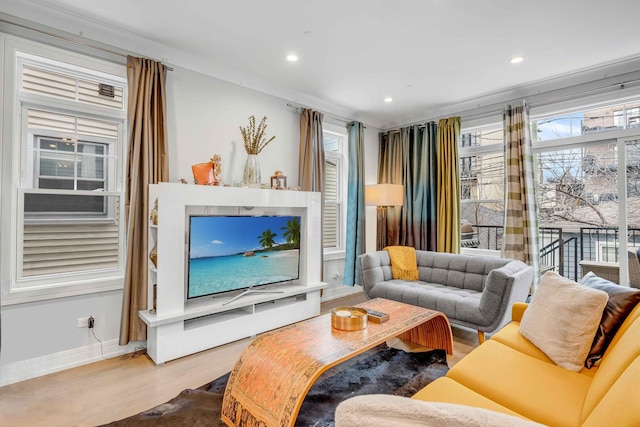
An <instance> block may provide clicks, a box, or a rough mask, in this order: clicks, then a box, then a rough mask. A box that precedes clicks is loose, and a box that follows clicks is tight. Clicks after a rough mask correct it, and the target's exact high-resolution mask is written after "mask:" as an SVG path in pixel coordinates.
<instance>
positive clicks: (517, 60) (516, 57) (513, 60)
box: [509, 56, 524, 64]
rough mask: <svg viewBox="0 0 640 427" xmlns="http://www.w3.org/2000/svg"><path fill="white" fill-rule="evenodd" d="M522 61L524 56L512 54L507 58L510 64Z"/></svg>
mask: <svg viewBox="0 0 640 427" xmlns="http://www.w3.org/2000/svg"><path fill="white" fill-rule="evenodd" d="M522 61H524V56H514V57H513V58H511V59H510V60H509V62H511V63H512V64H518V63H520V62H522Z"/></svg>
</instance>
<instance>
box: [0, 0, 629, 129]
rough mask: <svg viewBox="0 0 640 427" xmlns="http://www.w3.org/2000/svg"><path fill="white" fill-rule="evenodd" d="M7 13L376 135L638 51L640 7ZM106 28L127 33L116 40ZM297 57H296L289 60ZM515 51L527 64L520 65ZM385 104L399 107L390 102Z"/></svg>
mask: <svg viewBox="0 0 640 427" xmlns="http://www.w3.org/2000/svg"><path fill="white" fill-rule="evenodd" d="M0 6H2V9H0V10H2V11H4V12H6V13H9V14H15V15H16V16H19V17H22V18H25V19H31V20H34V21H36V22H40V23H43V24H46V25H51V26H54V27H59V28H60V29H63V30H65V31H69V32H72V33H74V34H80V33H81V32H82V35H83V36H84V37H88V38H94V39H95V40H98V41H101V42H105V43H112V44H114V45H115V46H118V47H120V48H124V49H130V50H132V51H136V49H140V46H148V47H147V48H144V49H145V50H144V51H139V50H138V51H137V52H138V53H141V54H145V55H149V56H152V55H157V56H155V57H156V58H157V59H162V60H164V61H166V62H167V63H169V64H175V65H180V66H186V67H191V68H193V69H196V70H197V71H201V72H206V73H207V74H211V75H213V76H216V77H219V78H222V79H225V80H229V81H232V82H234V83H238V84H242V85H245V86H248V87H252V88H254V89H258V90H262V91H264V92H267V93H271V94H273V95H277V96H281V97H283V98H285V99H288V100H293V101H297V102H299V103H301V104H304V105H308V106H310V107H313V108H318V109H321V110H324V111H328V112H333V113H336V114H342V115H346V116H347V117H350V118H356V119H360V120H363V121H365V122H369V123H371V124H375V125H378V126H379V127H387V126H390V125H397V124H402V123H407V122H408V121H410V120H413V119H415V118H428V117H430V115H431V114H432V113H433V112H437V111H438V110H441V109H442V108H444V107H446V106H449V105H451V104H456V103H460V102H463V101H467V100H471V99H475V98H479V97H482V96H486V95H489V94H492V93H495V92H500V91H504V90H512V89H514V88H516V87H518V86H520V85H523V84H526V83H530V82H537V81H542V80H547V79H550V78H553V77H557V76H563V75H566V74H569V73H573V72H576V71H580V70H585V69H590V68H592V67H594V66H599V65H602V64H609V63H612V62H616V61H619V60H623V59H629V58H633V57H637V56H640V25H639V24H638V17H639V16H640V1H635V0H578V1H576V0H561V1H558V0H536V1H529V2H521V1H509V2H507V1H503V0H495V1H480V0H399V1H391V0H342V1H339V0H320V1H314V2H312V1H308V0H277V1H275V0H274V1H264V0H263V1H260V0H229V1H215V0H182V1H175V0H108V1H105V0H101V1H97V0H0ZM43 16H46V17H47V19H45V21H44V22H43V20H42V17H43ZM65 18H68V19H66V20H65ZM69 22H74V24H69ZM108 31H111V33H112V34H116V35H114V36H111V38H109V37H106V36H105V34H107V32H108ZM122 40H125V42H123V41H122ZM290 52H295V53H296V54H297V55H298V57H299V61H298V62H297V63H288V62H287V61H286V58H285V57H286V55H287V54H288V53H290ZM514 55H523V56H524V57H525V60H524V62H522V63H521V64H517V65H512V64H510V63H509V59H510V58H511V57H512V56H514ZM190 64H191V65H190ZM387 96H391V97H392V98H393V102H391V103H385V102H383V99H384V98H385V97H387Z"/></svg>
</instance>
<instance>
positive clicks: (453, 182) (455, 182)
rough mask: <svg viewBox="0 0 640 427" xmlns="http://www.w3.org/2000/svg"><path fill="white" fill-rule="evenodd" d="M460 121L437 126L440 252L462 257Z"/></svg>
mask: <svg viewBox="0 0 640 427" xmlns="http://www.w3.org/2000/svg"><path fill="white" fill-rule="evenodd" d="M459 139H460V117H449V118H448V119H441V120H440V121H439V122H438V149H437V150H438V151H437V152H438V191H437V194H438V203H437V205H438V221H437V228H438V232H437V236H438V241H437V248H438V252H450V253H454V254H455V253H460V163H459V160H458V140H459Z"/></svg>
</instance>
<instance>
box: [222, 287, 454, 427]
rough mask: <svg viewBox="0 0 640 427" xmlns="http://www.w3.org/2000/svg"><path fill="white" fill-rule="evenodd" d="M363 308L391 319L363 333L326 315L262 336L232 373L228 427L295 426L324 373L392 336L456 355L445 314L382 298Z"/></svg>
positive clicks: (226, 403) (225, 403) (224, 412)
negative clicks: (345, 328) (333, 322)
mask: <svg viewBox="0 0 640 427" xmlns="http://www.w3.org/2000/svg"><path fill="white" fill-rule="evenodd" d="M359 306H360V307H367V308H371V309H374V310H377V311H381V312H384V313H388V314H389V316H390V318H389V320H388V321H386V322H385V323H381V324H376V323H373V322H368V326H367V327H366V328H365V329H362V330H360V331H341V330H337V329H333V328H332V327H331V314H325V315H323V316H318V317H315V318H313V319H309V320H305V321H303V322H299V323H295V324H293V325H289V326H285V327H283V328H280V329H276V330H273V331H271V332H267V333H265V334H262V335H260V336H258V337H257V338H256V339H255V340H254V341H253V342H252V343H251V344H250V345H249V347H247V348H246V349H245V350H244V352H243V353H242V354H241V355H240V358H239V359H238V362H236V365H235V366H234V368H233V371H232V372H231V375H230V377H229V381H228V383H227V388H226V389H225V392H224V399H223V401H222V420H223V421H224V422H225V423H226V424H227V425H229V426H243V427H244V426H274V427H280V426H293V425H294V423H295V421H296V417H297V416H298V411H299V410H300V406H301V405H302V402H303V400H304V398H305V396H306V395H307V392H308V391H309V389H310V388H311V385H312V384H313V383H314V382H315V381H316V379H317V378H318V377H319V376H320V375H321V374H322V373H323V372H324V371H326V370H327V369H329V368H331V367H332V366H335V365H337V364H339V363H341V362H343V361H345V360H347V359H350V358H352V357H354V356H356V355H358V354H360V353H362V352H364V351H366V350H368V349H370V348H373V347H375V346H377V345H378V344H381V343H383V342H385V341H387V340H388V339H390V338H393V337H398V338H401V339H404V340H407V341H411V342H413V343H416V344H419V345H422V346H424V347H429V348H433V349H444V350H446V351H447V353H448V354H452V352H453V337H452V334H451V326H450V325H449V320H448V319H447V316H445V315H444V314H443V313H440V312H439V311H434V310H428V309H425V308H422V307H416V306H413V305H409V304H404V303H401V302H396V301H390V300H385V299H381V298H377V299H373V300H370V301H367V302H365V303H362V304H359Z"/></svg>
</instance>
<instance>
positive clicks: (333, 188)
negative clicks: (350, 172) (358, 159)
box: [323, 160, 339, 248]
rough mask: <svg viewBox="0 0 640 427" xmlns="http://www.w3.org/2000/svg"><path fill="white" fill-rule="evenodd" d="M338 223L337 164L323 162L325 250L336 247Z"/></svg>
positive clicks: (334, 162)
mask: <svg viewBox="0 0 640 427" xmlns="http://www.w3.org/2000/svg"><path fill="white" fill-rule="evenodd" d="M338 221H339V209H338V163H337V162H336V161H332V160H325V176H324V229H323V243H324V247H325V248H334V247H336V246H338Z"/></svg>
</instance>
